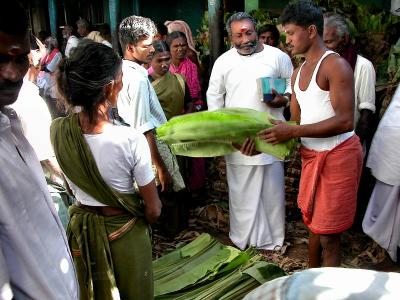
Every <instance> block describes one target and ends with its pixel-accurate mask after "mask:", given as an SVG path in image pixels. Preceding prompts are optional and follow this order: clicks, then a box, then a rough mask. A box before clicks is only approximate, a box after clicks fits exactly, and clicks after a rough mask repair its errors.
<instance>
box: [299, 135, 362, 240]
mask: <svg viewBox="0 0 400 300" xmlns="http://www.w3.org/2000/svg"><path fill="white" fill-rule="evenodd" d="M301 159H302V164H303V165H302V171H301V172H302V173H301V179H300V187H299V195H298V198H297V203H298V206H299V208H300V209H301V212H302V215H303V220H304V223H305V224H306V225H307V226H308V227H309V229H310V230H311V232H313V233H315V234H334V233H340V232H343V231H345V230H347V229H348V228H350V227H351V225H352V224H353V221H354V215H355V212H356V203H357V189H358V184H359V181H360V176H361V169H362V148H361V144H360V140H359V138H358V136H356V135H354V136H352V137H351V138H349V139H347V140H346V141H344V142H343V143H341V144H339V145H338V146H336V147H335V148H333V149H332V150H329V151H323V152H317V151H314V150H310V149H308V148H305V147H302V149H301Z"/></svg>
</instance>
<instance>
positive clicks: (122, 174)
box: [67, 124, 154, 206]
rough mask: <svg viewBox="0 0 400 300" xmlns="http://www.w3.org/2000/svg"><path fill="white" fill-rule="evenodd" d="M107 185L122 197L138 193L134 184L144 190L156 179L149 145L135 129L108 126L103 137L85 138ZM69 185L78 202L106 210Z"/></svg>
mask: <svg viewBox="0 0 400 300" xmlns="http://www.w3.org/2000/svg"><path fill="white" fill-rule="evenodd" d="M84 137H85V140H86V142H87V143H88V145H89V148H90V150H91V152H92V155H93V157H94V160H95V162H96V165H97V168H98V169H99V172H100V175H101V176H102V177H103V179H104V181H105V182H106V183H107V184H108V185H109V186H110V187H111V188H113V189H114V190H116V191H118V192H120V193H134V192H135V189H134V181H136V183H137V184H138V186H144V185H146V184H148V183H150V182H151V181H152V180H153V179H154V174H153V171H152V167H151V155H150V149H149V145H148V144H147V140H146V138H145V137H144V135H143V134H141V133H139V132H138V131H137V130H134V129H133V128H131V127H125V126H115V125H112V124H107V125H106V126H105V127H104V130H103V132H102V133H100V134H85V135H84ZM67 181H68V183H69V185H70V188H71V190H72V191H73V193H74V195H75V197H76V199H77V200H78V201H79V202H81V203H82V204H85V205H90V206H106V205H104V204H103V203H100V202H99V201H97V200H96V199H94V198H93V197H91V196H89V195H88V194H86V193H85V192H84V191H82V190H81V189H79V188H78V187H77V186H76V185H75V184H74V183H72V182H71V181H70V180H69V179H68V178H67Z"/></svg>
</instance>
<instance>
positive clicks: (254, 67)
mask: <svg viewBox="0 0 400 300" xmlns="http://www.w3.org/2000/svg"><path fill="white" fill-rule="evenodd" d="M226 29H227V31H228V33H229V37H230V39H231V42H232V44H233V46H234V47H233V48H232V49H230V50H228V51H227V52H225V53H224V54H222V55H221V56H220V57H219V58H218V59H217V60H216V61H215V64H214V67H213V70H212V73H211V78H210V83H209V87H208V90H207V103H208V108H209V110H215V109H218V108H222V107H242V108H251V109H254V110H257V111H267V112H269V113H270V114H271V115H272V116H273V117H274V118H276V119H279V120H284V118H283V109H284V107H285V106H286V105H287V104H288V98H287V96H283V95H279V94H277V93H276V94H275V98H274V99H273V100H272V101H270V102H268V103H264V102H262V101H260V98H259V95H258V93H257V79H258V78H260V77H273V78H285V79H286V93H289V92H290V76H291V74H292V71H293V67H292V63H291V61H290V58H289V56H288V55H287V54H285V53H284V52H282V51H281V50H279V49H278V48H275V47H271V46H268V45H263V44H262V43H261V42H259V41H258V37H257V30H256V21H255V20H254V18H252V17H251V16H250V15H249V14H247V13H245V12H238V13H236V14H234V15H232V16H231V17H230V18H229V19H228V21H227V24H226ZM225 160H226V163H227V164H226V168H227V179H228V184H229V208H230V233H229V236H230V238H231V240H232V242H233V243H234V244H235V245H236V246H238V247H239V248H241V249H244V248H245V247H246V246H247V245H250V246H255V247H257V248H258V249H266V250H274V249H278V248H279V247H281V246H282V244H283V241H284V237H285V197H284V196H285V192H284V174H283V162H282V161H279V160H278V159H276V158H275V157H273V156H271V155H267V154H258V155H254V156H247V155H243V154H241V153H240V152H235V153H233V154H229V155H226V156H225Z"/></svg>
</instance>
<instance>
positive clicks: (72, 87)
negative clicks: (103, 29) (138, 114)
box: [57, 39, 121, 124]
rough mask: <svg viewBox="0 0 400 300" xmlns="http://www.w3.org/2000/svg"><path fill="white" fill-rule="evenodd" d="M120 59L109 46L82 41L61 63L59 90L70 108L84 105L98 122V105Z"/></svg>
mask: <svg viewBox="0 0 400 300" xmlns="http://www.w3.org/2000/svg"><path fill="white" fill-rule="evenodd" d="M120 67H121V58H120V57H119V56H118V55H117V54H116V53H115V51H114V50H113V49H111V48H109V47H107V46H106V45H103V44H100V43H96V42H93V41H91V40H88V39H84V40H82V41H81V42H80V43H79V44H78V46H77V47H76V48H75V49H74V51H72V52H71V55H70V57H69V58H66V59H65V60H64V61H63V62H61V63H60V65H59V72H58V73H57V86H58V91H59V93H60V95H61V97H62V98H63V100H64V102H65V104H66V106H67V107H70V108H71V107H76V106H80V107H82V110H83V111H84V112H86V113H87V114H88V116H89V123H90V124H95V122H96V115H97V109H98V106H99V105H100V104H102V103H104V102H105V101H106V100H107V99H106V98H105V94H104V88H105V86H106V85H107V84H109V83H110V82H112V81H113V80H114V79H115V77H116V76H117V73H118V70H119V69H120Z"/></svg>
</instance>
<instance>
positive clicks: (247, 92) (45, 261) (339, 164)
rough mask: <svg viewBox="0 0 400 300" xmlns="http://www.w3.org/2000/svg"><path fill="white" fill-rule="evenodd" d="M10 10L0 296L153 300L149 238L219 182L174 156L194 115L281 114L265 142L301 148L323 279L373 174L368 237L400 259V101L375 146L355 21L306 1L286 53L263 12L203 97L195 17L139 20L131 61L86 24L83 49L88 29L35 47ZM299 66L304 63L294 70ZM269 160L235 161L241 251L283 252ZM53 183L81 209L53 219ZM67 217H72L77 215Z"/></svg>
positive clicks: (277, 170) (230, 163) (122, 36)
mask: <svg viewBox="0 0 400 300" xmlns="http://www.w3.org/2000/svg"><path fill="white" fill-rule="evenodd" d="M6 6H7V7H6V9H3V10H1V11H0V15H1V17H0V41H1V42H0V55H1V58H2V59H1V60H0V165H1V171H0V172H1V174H2V176H1V177H0V195H1V199H0V201H1V204H0V206H1V210H0V299H13V298H15V299H78V298H80V299H95V298H96V299H152V298H153V273H152V242H151V226H153V225H154V224H155V223H156V222H157V220H158V224H159V225H160V228H161V229H162V230H164V232H165V233H166V234H171V235H174V234H176V233H177V232H178V231H180V230H182V229H183V228H185V226H187V222H188V203H187V202H188V199H190V194H191V193H196V192H198V191H201V190H202V189H203V188H204V185H205V179H206V176H207V175H206V169H205V159H204V158H187V157H180V156H175V155H174V154H173V153H172V151H171V149H170V148H169V146H168V145H167V144H166V143H164V142H163V141H161V140H159V139H158V138H157V135H156V134H155V129H156V128H157V127H159V126H161V125H163V124H165V123H166V122H167V121H168V120H169V119H171V118H173V117H176V116H179V115H182V114H190V113H195V112H197V111H201V110H204V109H208V110H210V111H213V110H216V109H220V108H224V107H227V108H233V107H240V108H249V109H253V110H256V111H261V112H268V113H269V114H270V115H271V116H272V117H273V118H274V120H273V121H272V122H273V125H274V126H273V127H271V128H268V129H264V130H262V131H260V132H259V133H258V138H260V139H261V140H264V141H265V142H268V143H272V144H277V143H282V142H285V141H287V140H289V139H292V138H295V139H297V138H298V139H299V140H300V143H301V150H300V155H301V160H302V170H301V179H300V187H299V195H298V207H299V209H300V210H301V214H302V217H303V221H304V223H305V224H306V225H307V227H308V229H309V234H310V236H309V242H308V246H309V249H308V261H309V267H310V268H313V267H321V266H323V267H339V266H340V265H341V249H340V237H341V234H342V233H343V232H345V231H347V230H348V229H349V228H351V227H352V226H353V223H354V219H355V215H356V208H357V195H358V194H359V192H360V191H359V189H362V188H363V187H362V186H360V187H359V183H360V179H361V178H362V176H364V173H365V172H366V167H368V168H369V169H371V171H372V175H373V176H374V177H375V178H376V185H375V188H374V190H373V193H372V195H371V199H370V201H369V204H368V207H367V209H366V213H365V216H364V219H363V222H362V227H363V229H364V232H365V233H366V234H368V235H369V236H371V237H372V238H373V239H374V240H375V241H376V242H377V243H378V244H379V245H380V246H382V247H383V248H384V249H386V250H387V252H388V254H389V256H390V258H391V260H392V261H394V262H397V255H398V253H399V249H400V234H399V229H398V228H399V226H398V225H399V224H400V209H398V206H399V202H400V201H399V200H400V189H399V186H400V182H399V178H400V161H399V156H398V155H397V153H396V150H395V149H397V147H396V145H397V144H396V143H398V141H400V134H399V132H400V131H399V129H400V128H399V127H400V124H399V121H398V120H400V118H399V113H400V105H399V101H400V91H397V92H396V94H395V95H394V97H393V100H392V103H391V105H390V106H389V108H388V110H387V112H386V114H385V115H384V117H383V119H382V121H381V123H380V125H379V127H378V130H377V132H376V134H375V136H374V138H373V141H372V145H371V148H370V149H368V148H369V147H368V143H367V134H368V132H369V131H370V129H369V126H370V124H369V119H370V116H371V114H373V113H374V112H375V77H376V75H375V71H374V67H373V65H372V63H371V62H370V61H369V60H367V59H366V58H364V57H362V56H361V55H360V54H358V53H357V50H356V48H355V46H354V45H353V44H352V43H351V39H350V36H349V35H350V33H349V29H348V26H347V23H346V22H345V19H344V18H343V17H342V16H340V15H338V14H325V15H323V14H322V12H321V10H320V8H318V7H317V6H316V5H315V4H313V3H312V2H311V1H308V0H299V1H295V2H291V3H290V4H288V5H287V7H286V8H285V9H284V11H283V13H282V15H281V16H280V22H281V24H282V28H283V31H284V33H285V36H286V40H285V44H286V46H287V47H288V48H289V49H290V52H289V53H286V52H285V51H283V50H284V48H283V47H281V44H282V42H281V39H280V33H279V31H278V30H277V28H276V27H275V26H273V25H268V26H263V27H261V28H257V26H256V24H257V21H256V20H255V19H254V18H253V17H252V16H250V15H249V14H248V13H245V12H238V13H235V14H233V15H232V16H230V17H229V19H228V20H227V22H226V30H227V32H228V36H229V39H230V41H231V45H232V48H231V49H230V50H228V51H226V52H225V53H223V54H222V55H221V56H220V57H219V58H218V59H217V60H216V61H215V64H214V65H213V68H212V72H211V75H210V78H209V84H208V86H206V87H205V86H203V82H205V80H204V78H202V76H201V74H202V73H201V63H200V62H199V58H198V54H199V53H198V51H197V50H196V48H195V45H194V42H193V36H192V33H191V30H190V28H189V26H188V24H187V23H186V22H184V21H182V20H176V21H166V22H165V23H164V24H155V23H154V22H153V21H152V20H150V19H149V18H146V17H141V16H129V17H127V18H125V19H123V20H122V21H121V23H120V24H119V28H118V29H119V30H118V34H119V42H120V46H121V49H122V58H121V57H120V56H119V55H118V51H117V49H113V48H112V45H111V43H110V42H109V41H108V40H107V39H106V38H105V37H104V36H103V35H102V34H101V33H100V32H99V31H92V30H91V29H90V26H89V23H88V22H87V21H85V20H83V19H80V20H78V21H77V23H76V26H77V31H76V32H77V35H75V34H74V33H75V31H74V28H73V26H71V25H65V26H63V27H62V36H63V39H64V43H63V46H62V47H60V48H59V47H58V42H57V40H56V38H55V37H52V36H50V35H48V34H46V33H45V32H42V34H40V35H39V36H38V38H36V37H34V36H33V35H32V33H31V32H30V31H29V29H28V28H29V22H28V18H27V16H26V14H25V11H24V8H23V7H22V6H21V5H20V4H19V3H18V2H17V1H9V2H7V5H6ZM281 49H283V50H281ZM292 55H301V56H302V57H303V63H302V64H301V65H299V66H293V63H292ZM263 77H271V78H283V79H285V82H286V85H285V91H284V92H283V93H281V94H280V93H278V92H276V91H273V97H274V98H273V99H272V100H271V101H260V98H259V94H258V90H257V79H259V78H263ZM207 82H208V80H207ZM202 90H206V93H205V94H206V98H204V97H203V95H204V93H202ZM289 118H290V120H291V121H294V122H295V125H293V124H288V123H287V122H286V120H288V119H289ZM199 130H201V129H200V128H199ZM394 144H395V145H394ZM254 149H255V141H254V139H251V138H248V139H246V141H245V142H244V143H243V145H241V146H240V149H238V151H237V152H234V153H231V154H229V155H226V156H225V161H226V169H227V181H228V186H229V213H230V232H229V237H230V239H231V241H232V243H233V244H234V245H236V246H237V247H238V248H241V249H246V248H247V247H255V248H257V249H262V250H271V251H273V250H279V249H280V248H281V247H282V246H283V244H284V240H285V189H284V185H285V182H284V174H285V171H284V164H283V161H282V160H279V159H277V158H276V157H274V156H271V155H267V154H264V153H258V152H257V151H255V150H254ZM44 174H46V177H47V181H48V182H49V181H52V182H58V183H59V184H60V185H61V186H64V187H65V189H66V190H67V191H68V193H69V194H70V195H71V196H73V197H74V199H75V201H74V202H73V203H72V204H71V205H69V204H70V203H69V204H65V203H63V202H59V203H56V204H57V205H56V206H55V205H54V203H53V202H54V201H53V200H52V198H51V197H50V194H49V190H48V182H47V183H46V179H45V175H44ZM63 205H64V206H65V207H64V209H66V208H69V216H68V217H66V216H63V217H61V214H60V212H61V210H60V207H59V206H63ZM68 206H69V207H68ZM57 212H58V214H57ZM60 218H61V219H60ZM67 224H68V228H67V230H66V231H65V229H64V226H67Z"/></svg>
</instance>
